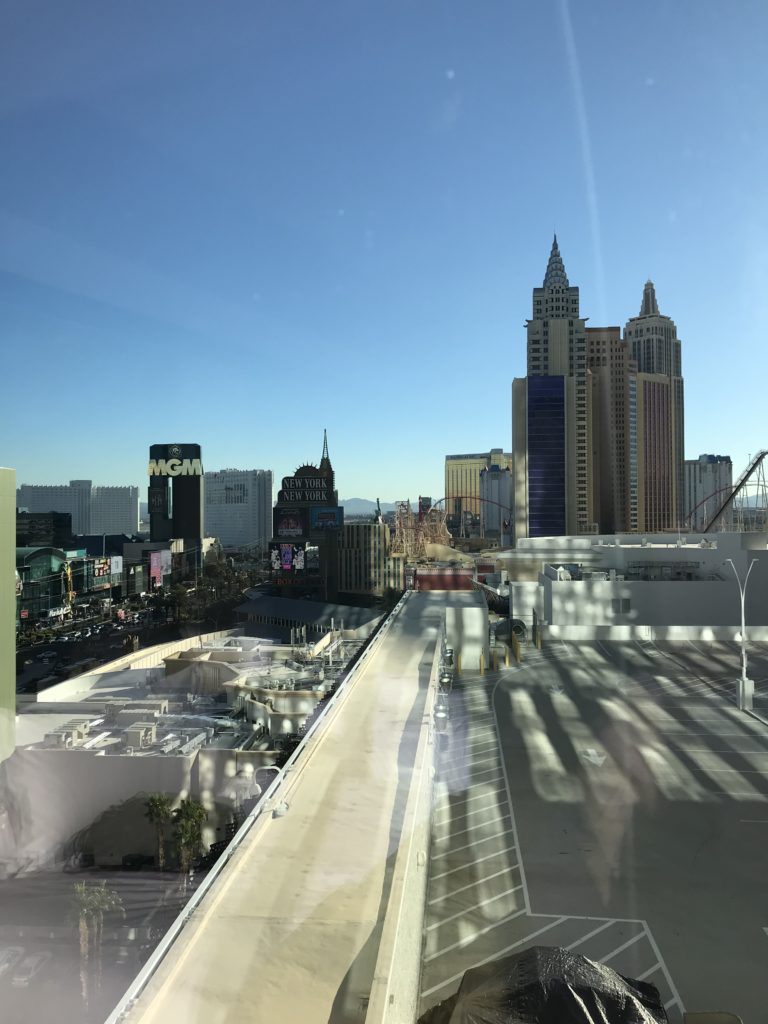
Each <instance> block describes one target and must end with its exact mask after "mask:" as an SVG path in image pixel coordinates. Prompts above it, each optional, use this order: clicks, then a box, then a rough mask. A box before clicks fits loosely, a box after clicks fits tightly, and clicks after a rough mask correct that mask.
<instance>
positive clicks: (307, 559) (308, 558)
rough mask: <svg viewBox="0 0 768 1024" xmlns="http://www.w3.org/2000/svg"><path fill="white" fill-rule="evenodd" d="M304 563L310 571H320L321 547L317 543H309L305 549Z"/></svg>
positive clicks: (315, 572)
mask: <svg viewBox="0 0 768 1024" xmlns="http://www.w3.org/2000/svg"><path fill="white" fill-rule="evenodd" d="M304 565H305V567H306V570H307V572H308V573H313V574H317V573H319V572H320V548H319V547H317V546H316V545H309V544H307V546H306V548H305V549H304Z"/></svg>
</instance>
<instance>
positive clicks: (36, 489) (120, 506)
mask: <svg viewBox="0 0 768 1024" xmlns="http://www.w3.org/2000/svg"><path fill="white" fill-rule="evenodd" d="M16 503H17V506H18V507H19V508H21V509H26V511H28V512H69V514H70V515H71V516H72V533H73V534H78V533H82V534H93V533H127V534H133V533H136V531H137V530H138V528H139V489H138V487H93V486H92V485H91V481H90V480H70V481H69V484H21V486H20V487H19V489H18V491H17V494H16Z"/></svg>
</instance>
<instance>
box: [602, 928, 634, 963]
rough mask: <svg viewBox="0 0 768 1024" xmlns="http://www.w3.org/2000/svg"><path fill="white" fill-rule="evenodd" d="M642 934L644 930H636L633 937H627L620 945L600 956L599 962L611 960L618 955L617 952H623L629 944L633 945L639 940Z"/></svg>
mask: <svg viewBox="0 0 768 1024" xmlns="http://www.w3.org/2000/svg"><path fill="white" fill-rule="evenodd" d="M644 934H645V931H641V932H638V933H637V935H635V937H634V938H632V939H628V940H627V941H626V942H625V943H624V944H623V945H622V946H619V947H618V949H614V950H613V952H612V953H609V954H608V956H603V957H600V963H601V964H607V963H608V961H609V960H613V958H614V957H615V956H618V955H619V953H623V952H624V950H625V949H629V947H630V946H634V944H635V943H636V942H639V941H640V939H642V937H643V935H644Z"/></svg>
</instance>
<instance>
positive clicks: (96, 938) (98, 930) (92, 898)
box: [72, 882, 125, 1008]
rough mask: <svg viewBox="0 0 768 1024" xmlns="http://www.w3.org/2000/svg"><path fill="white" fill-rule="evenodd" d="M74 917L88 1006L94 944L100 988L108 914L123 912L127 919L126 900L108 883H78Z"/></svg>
mask: <svg viewBox="0 0 768 1024" xmlns="http://www.w3.org/2000/svg"><path fill="white" fill-rule="evenodd" d="M72 909H73V916H75V917H76V918H77V926H78V933H79V937H80V986H81V990H82V993H83V1002H84V1003H85V1006H86V1008H87V1006H88V996H89V992H88V967H89V962H90V951H91V945H92V944H93V945H94V946H95V948H96V966H97V973H96V987H97V988H100V987H101V938H102V931H103V927H104V915H105V914H108V913H113V912H119V913H121V914H122V915H123V916H125V910H124V908H123V901H122V900H121V898H120V894H119V893H117V892H115V891H114V890H113V889H107V883H106V882H100V883H99V884H98V885H88V883H87V882H75V885H74V890H73V893H72Z"/></svg>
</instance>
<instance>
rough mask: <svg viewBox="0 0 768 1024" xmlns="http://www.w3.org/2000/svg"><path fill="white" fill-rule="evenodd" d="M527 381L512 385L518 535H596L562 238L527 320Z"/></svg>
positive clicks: (575, 323)
mask: <svg viewBox="0 0 768 1024" xmlns="http://www.w3.org/2000/svg"><path fill="white" fill-rule="evenodd" d="M526 327H527V345H528V376H527V377H524V378H518V379H517V380H515V381H514V382H513V385H512V460H513V474H514V492H515V537H516V538H519V537H545V536H552V535H558V534H571V533H591V532H593V531H594V530H595V528H596V527H595V524H594V522H593V520H594V510H593V493H592V492H593V488H592V459H591V415H592V396H591V388H590V385H589V371H588V368H587V339H586V332H585V327H586V323H585V321H584V320H583V319H582V318H581V317H580V315H579V289H578V288H576V287H573V286H571V284H570V283H569V281H568V277H567V275H566V272H565V266H564V264H563V260H562V257H561V255H560V250H559V248H558V245H557V236H555V238H554V241H553V243H552V251H551V253H550V256H549V262H548V264H547V270H546V274H545V275H544V283H543V285H542V287H541V288H534V289H533V316H532V318H531V319H530V320H528V321H527V322H526Z"/></svg>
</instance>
